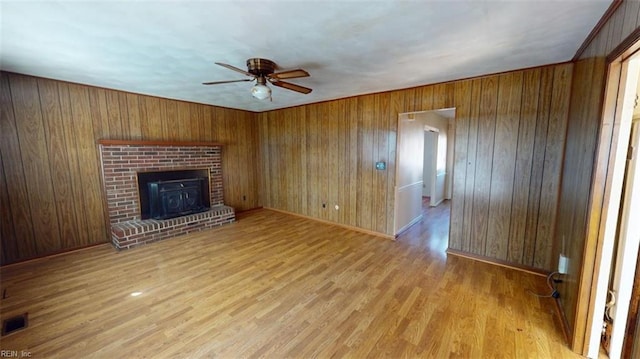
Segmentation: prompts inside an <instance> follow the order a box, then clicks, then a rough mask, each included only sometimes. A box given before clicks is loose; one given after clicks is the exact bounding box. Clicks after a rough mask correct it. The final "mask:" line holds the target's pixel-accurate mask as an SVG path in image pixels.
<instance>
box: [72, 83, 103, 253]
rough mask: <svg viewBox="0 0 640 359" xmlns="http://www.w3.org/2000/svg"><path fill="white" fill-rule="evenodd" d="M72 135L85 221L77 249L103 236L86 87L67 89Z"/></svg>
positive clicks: (98, 175)
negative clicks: (83, 234) (85, 234)
mask: <svg viewBox="0 0 640 359" xmlns="http://www.w3.org/2000/svg"><path fill="white" fill-rule="evenodd" d="M69 96H70V98H72V99H73V101H71V116H72V119H73V123H74V126H73V134H74V135H75V137H76V146H77V153H78V163H77V165H78V168H79V173H80V186H81V188H82V191H83V197H82V198H84V203H83V206H84V208H83V214H82V215H83V216H84V217H85V218H86V221H87V228H88V235H89V238H86V237H85V238H81V245H83V246H84V245H88V244H90V243H91V242H90V238H101V237H103V238H104V236H105V233H106V223H105V216H104V215H105V213H104V210H105V207H104V206H103V204H102V203H103V202H102V201H103V195H102V184H101V181H100V165H99V159H98V153H97V152H98V151H97V148H98V147H97V146H96V140H98V139H100V138H99V136H95V135H94V133H93V127H92V122H91V121H87V120H86V119H87V118H91V117H90V116H91V106H90V103H89V91H88V88H87V87H86V86H81V85H74V84H70V85H69Z"/></svg>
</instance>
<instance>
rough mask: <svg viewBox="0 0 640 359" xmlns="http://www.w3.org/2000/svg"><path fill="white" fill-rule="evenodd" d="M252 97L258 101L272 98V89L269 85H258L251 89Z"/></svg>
mask: <svg viewBox="0 0 640 359" xmlns="http://www.w3.org/2000/svg"><path fill="white" fill-rule="evenodd" d="M251 95H252V96H253V97H255V98H257V99H258V100H264V99H267V98H271V89H270V88H269V86H267V85H263V84H256V85H255V86H253V87H252V88H251Z"/></svg>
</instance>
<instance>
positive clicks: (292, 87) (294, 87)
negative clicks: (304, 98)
mask: <svg viewBox="0 0 640 359" xmlns="http://www.w3.org/2000/svg"><path fill="white" fill-rule="evenodd" d="M271 83H272V84H273V85H274V86H278V87H282V88H285V89H287V90H292V91H296V92H300V93H303V94H305V95H306V94H308V93H309V92H311V91H312V90H311V89H310V88H308V87H304V86H300V85H295V84H292V83H289V82H283V81H271Z"/></svg>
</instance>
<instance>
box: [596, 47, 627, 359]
mask: <svg viewBox="0 0 640 359" xmlns="http://www.w3.org/2000/svg"><path fill="white" fill-rule="evenodd" d="M639 73H640V55H638V54H634V55H632V56H629V57H627V58H625V59H619V60H617V62H614V63H612V65H611V66H610V68H609V76H608V80H607V81H608V83H607V86H608V88H607V94H606V98H605V104H604V113H605V119H604V120H603V127H605V126H611V127H612V128H611V129H609V131H611V138H610V142H609V143H610V146H611V147H610V148H609V155H608V166H607V167H608V168H606V170H605V171H606V183H605V190H604V201H603V205H602V216H601V218H600V221H599V223H600V226H599V227H600V230H599V231H598V232H599V234H598V242H599V245H600V249H599V251H600V255H599V257H598V259H597V261H596V265H595V268H594V269H595V270H594V272H595V273H596V276H595V278H594V284H595V286H596V288H595V293H594V297H593V303H592V304H591V305H590V306H589V313H588V316H589V319H590V326H589V329H588V333H587V338H586V339H587V356H588V357H590V358H597V357H598V353H599V349H600V338H601V334H602V326H603V324H604V319H603V318H604V309H605V304H606V301H607V294H608V291H609V278H610V276H611V270H612V268H611V266H612V264H611V263H612V259H613V249H614V246H615V244H616V240H617V238H616V232H617V230H618V218H619V214H620V211H619V210H620V204H621V199H622V198H621V197H622V187H623V180H624V173H625V168H626V157H627V156H626V154H627V148H628V144H629V137H630V132H631V123H632V118H633V108H634V104H635V95H636V90H637V86H638V75H639ZM618 76H619V77H618ZM618 79H619V84H618V86H617V88H614V87H615V83H614V82H617V81H618ZM613 91H615V92H613ZM616 93H617V95H616ZM612 95H613V96H612ZM607 114H613V121H612V122H613V123H610V122H607V118H606V117H607V116H606V115H607ZM603 132H607V131H603ZM607 133H608V132H607ZM601 140H602V139H601ZM599 146H606V143H600V145H599ZM600 150H601V149H599V151H600ZM595 170H596V171H598V170H600V171H602V170H603V169H602V168H600V169H598V168H596V169H595ZM629 219H630V218H629ZM625 243H626V244H625ZM627 244H628V245H633V241H629V242H625V241H624V240H623V241H621V242H620V243H619V246H620V247H623V248H624V247H625V245H627ZM622 250H623V251H624V249H622ZM627 250H628V249H627ZM637 253H638V248H637V244H636V248H635V251H634V254H633V260H631V257H626V258H625V259H624V262H625V263H627V264H629V263H631V262H633V270H632V273H635V261H636V257H637ZM620 260H621V258H620V257H618V259H617V261H620ZM616 275H618V274H616ZM619 275H622V274H621V273H619ZM621 284H622V283H621ZM628 284H629V285H630V286H633V281H629V283H628ZM625 286H626V284H623V286H622V287H621V288H619V289H618V291H621V293H622V294H623V295H624V292H625V291H626V290H627V289H626V288H625ZM629 293H630V289H629ZM617 294H620V292H619V293H617ZM623 306H624V305H623ZM626 309H627V310H628V304H627V306H626ZM617 314H618V315H620V316H619V317H617V319H616V321H617V323H618V324H617V325H614V330H615V333H612V339H611V344H612V346H611V348H610V349H611V350H610V353H611V356H610V357H611V358H617V357H619V355H620V354H619V353H620V352H619V350H620V349H621V346H622V344H621V343H622V340H623V337H624V331H625V328H624V327H626V313H624V312H623V311H621V312H620V313H617ZM616 327H618V328H616ZM620 327H622V329H620ZM614 335H615V337H614ZM614 341H615V342H614ZM618 343H620V344H619V348H618ZM616 353H617V356H616Z"/></svg>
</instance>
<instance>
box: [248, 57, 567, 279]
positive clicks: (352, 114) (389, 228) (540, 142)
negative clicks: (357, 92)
mask: <svg viewBox="0 0 640 359" xmlns="http://www.w3.org/2000/svg"><path fill="white" fill-rule="evenodd" d="M571 75H572V64H561V65H555V66H548V67H542V68H534V69H528V70H523V71H515V72H511V73H506V74H501V75H495V76H488V77H483V78H477V79H472V80H464V81H456V82H450V83H444V84H437V85H431V86H424V87H418V88H413V89H407V90H399V91H392V92H385V93H380V94H373V95H366V96H358V97H353V98H347V99H341V100H335V101H329V102H323V103H318V104H313V105H307V106H303V107H295V108H289V109H283V110H276V111H270V112H267V113H262V114H259V115H258V119H259V126H260V150H261V157H260V158H261V160H260V163H261V165H262V167H261V172H262V173H263V174H265V175H264V176H262V177H261V178H262V179H263V183H262V195H263V197H262V201H263V205H264V206H265V207H272V208H276V209H280V210H284V211H289V212H293V213H298V214H302V215H306V216H310V217H314V218H320V219H323V220H328V221H333V222H337V223H341V224H345V225H349V226H356V227H360V228H364V229H367V230H372V231H376V232H380V233H384V234H392V233H393V215H394V214H393V213H394V211H393V204H394V198H393V196H394V186H395V172H396V163H395V160H396V153H395V148H396V138H397V134H396V133H397V126H398V114H399V113H403V112H413V111H423V110H435V109H442V108H451V107H455V108H456V121H455V126H456V131H455V132H456V135H455V164H454V185H453V202H452V216H451V218H452V220H451V238H450V248H451V249H455V250H459V251H464V252H467V253H470V254H474V255H480V256H485V257H489V258H493V259H497V260H504V261H508V262H510V263H513V264H519V265H525V266H532V267H536V268H540V269H544V270H551V269H552V267H553V262H554V260H553V258H552V253H551V252H552V248H553V245H554V243H553V236H552V234H553V231H554V228H555V227H554V224H555V222H554V218H555V210H556V207H557V203H558V202H557V201H558V192H559V185H560V171H561V161H562V154H563V148H564V134H565V128H566V118H567V112H568V108H569V91H570V85H571ZM376 161H384V162H387V165H388V167H387V170H386V171H378V170H376V169H375V168H374V164H375V162H376ZM323 203H325V204H326V208H323V206H322V204H323ZM335 204H338V205H339V206H340V210H335V209H334V205H335Z"/></svg>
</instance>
